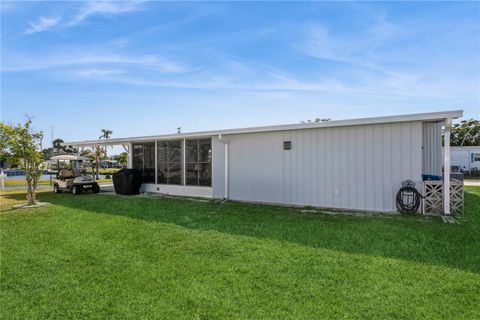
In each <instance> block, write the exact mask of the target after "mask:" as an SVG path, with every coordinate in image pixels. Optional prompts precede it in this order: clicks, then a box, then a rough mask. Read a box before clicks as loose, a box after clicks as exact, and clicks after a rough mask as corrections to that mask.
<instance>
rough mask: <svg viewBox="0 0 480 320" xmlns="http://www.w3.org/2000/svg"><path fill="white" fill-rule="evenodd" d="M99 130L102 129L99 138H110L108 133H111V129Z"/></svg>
mask: <svg viewBox="0 0 480 320" xmlns="http://www.w3.org/2000/svg"><path fill="white" fill-rule="evenodd" d="M100 131H102V135H101V136H100V138H99V139H110V135H111V134H113V131H112V130H109V129H102V130H100Z"/></svg>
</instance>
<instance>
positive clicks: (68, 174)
mask: <svg viewBox="0 0 480 320" xmlns="http://www.w3.org/2000/svg"><path fill="white" fill-rule="evenodd" d="M60 177H62V178H64V179H69V178H74V175H73V171H72V170H70V169H61V170H60Z"/></svg>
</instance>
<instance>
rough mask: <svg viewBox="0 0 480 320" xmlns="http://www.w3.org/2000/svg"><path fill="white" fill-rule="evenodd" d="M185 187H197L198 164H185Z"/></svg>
mask: <svg viewBox="0 0 480 320" xmlns="http://www.w3.org/2000/svg"><path fill="white" fill-rule="evenodd" d="M185 175H186V177H185V178H186V180H187V183H186V184H187V185H189V186H197V185H198V163H187V172H186V173H185Z"/></svg>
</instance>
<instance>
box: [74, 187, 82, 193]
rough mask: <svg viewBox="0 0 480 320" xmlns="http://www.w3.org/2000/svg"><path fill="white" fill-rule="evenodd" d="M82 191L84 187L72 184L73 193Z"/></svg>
mask: <svg viewBox="0 0 480 320" xmlns="http://www.w3.org/2000/svg"><path fill="white" fill-rule="evenodd" d="M81 192H82V187H80V186H72V193H73V194H80V193H81Z"/></svg>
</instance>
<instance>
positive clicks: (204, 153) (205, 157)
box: [198, 139, 212, 162]
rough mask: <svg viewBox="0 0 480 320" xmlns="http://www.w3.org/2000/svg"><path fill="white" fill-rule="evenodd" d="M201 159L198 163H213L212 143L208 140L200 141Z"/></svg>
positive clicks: (199, 154)
mask: <svg viewBox="0 0 480 320" xmlns="http://www.w3.org/2000/svg"><path fill="white" fill-rule="evenodd" d="M198 146H199V153H198V156H199V159H198V162H211V161H212V142H211V141H210V139H208V140H199V141H198Z"/></svg>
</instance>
